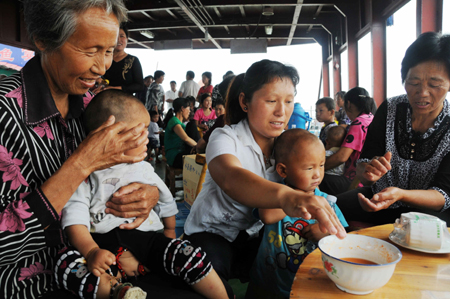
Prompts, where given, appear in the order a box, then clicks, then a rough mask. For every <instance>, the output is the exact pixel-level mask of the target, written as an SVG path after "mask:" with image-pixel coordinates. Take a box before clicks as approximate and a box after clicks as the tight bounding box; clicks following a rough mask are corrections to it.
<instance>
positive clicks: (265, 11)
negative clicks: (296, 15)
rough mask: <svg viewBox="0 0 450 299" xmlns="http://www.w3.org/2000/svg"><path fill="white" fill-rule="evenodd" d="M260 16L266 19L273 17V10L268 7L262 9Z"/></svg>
mask: <svg viewBox="0 0 450 299" xmlns="http://www.w3.org/2000/svg"><path fill="white" fill-rule="evenodd" d="M262 14H263V16H267V17H270V16H273V8H272V7H270V6H266V7H264V9H263V12H262Z"/></svg>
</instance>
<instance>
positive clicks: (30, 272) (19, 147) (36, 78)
mask: <svg viewBox="0 0 450 299" xmlns="http://www.w3.org/2000/svg"><path fill="white" fill-rule="evenodd" d="M89 100H90V96H88V95H86V96H85V97H84V98H83V97H82V96H69V106H70V107H69V114H68V116H67V117H66V119H65V120H64V119H63V118H62V116H61V114H60V113H59V111H58V109H57V108H56V105H55V103H54V101H53V98H52V96H51V93H50V89H49V88H48V84H47V81H46V79H45V77H44V74H43V71H42V68H41V65H40V60H39V57H38V56H36V57H34V58H33V59H31V60H30V61H29V62H28V63H27V64H26V65H25V67H24V68H23V69H22V71H21V72H20V73H19V74H14V75H12V76H10V77H7V78H5V79H3V80H2V81H0V175H1V180H0V190H1V191H0V286H1V288H0V298H38V297H40V296H41V295H43V294H45V293H47V292H49V291H52V290H54V289H55V284H54V277H53V273H52V271H51V269H53V268H54V267H53V262H54V261H53V258H54V257H55V256H56V254H57V252H58V250H60V249H61V248H62V247H63V244H64V237H63V232H62V230H61V228H60V222H59V221H60V215H58V214H57V213H56V211H55V210H54V209H53V207H52V206H51V204H50V202H49V201H48V200H47V198H46V197H45V194H43V192H42V191H41V189H40V186H41V185H42V184H43V183H44V182H45V181H46V180H47V179H48V178H49V177H50V176H51V175H52V174H53V173H55V172H56V170H57V169H58V168H60V167H61V165H62V164H63V163H64V161H65V160H67V158H68V157H69V156H70V154H71V153H72V152H73V151H74V150H75V148H76V147H77V146H78V144H79V143H80V142H81V141H82V140H83V138H84V137H85V135H84V129H83V125H82V120H81V117H82V112H83V110H84V106H85V103H84V102H83V101H86V102H88V101H89ZM68 179H70V178H68Z"/></svg>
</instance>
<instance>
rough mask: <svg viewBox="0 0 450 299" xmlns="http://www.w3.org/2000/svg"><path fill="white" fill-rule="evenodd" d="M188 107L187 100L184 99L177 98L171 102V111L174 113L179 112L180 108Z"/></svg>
mask: <svg viewBox="0 0 450 299" xmlns="http://www.w3.org/2000/svg"><path fill="white" fill-rule="evenodd" d="M187 107H189V100H188V99H186V98H178V99H175V101H173V111H174V112H175V113H177V112H180V111H181V108H187Z"/></svg>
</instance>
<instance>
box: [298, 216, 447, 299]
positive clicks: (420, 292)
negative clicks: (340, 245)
mask: <svg viewBox="0 0 450 299" xmlns="http://www.w3.org/2000/svg"><path fill="white" fill-rule="evenodd" d="M392 230H393V225H392V224H386V225H381V226H375V227H371V228H367V229H362V230H359V231H356V232H352V234H358V235H365V236H371V237H375V238H379V239H381V240H384V241H388V242H390V243H392V242H391V241H390V240H389V238H388V236H389V233H391V232H392ZM392 244H394V243H392ZM394 245H395V244H394ZM395 246H397V245H395ZM397 248H398V249H400V251H401V252H402V255H403V258H402V260H401V261H400V262H399V263H398V264H397V267H396V268H395V272H394V274H393V275H392V278H391V279H390V280H389V282H388V283H387V284H386V285H385V286H384V287H381V288H379V289H377V290H375V291H373V293H371V294H368V295H365V296H359V295H352V294H349V293H345V292H343V291H341V290H339V289H338V288H337V287H336V285H335V284H334V283H333V282H332V281H331V280H330V279H329V278H328V276H327V274H326V273H325V270H324V268H323V266H322V259H321V252H320V250H319V249H316V250H314V251H313V252H312V253H311V254H310V255H308V256H307V257H306V259H305V260H304V261H303V263H302V265H301V266H300V268H299V269H298V271H297V274H296V276H295V279H294V283H293V285H292V291H291V298H292V299H294V298H326V299H330V298H356V297H361V298H364V299H366V298H405V299H406V298H408V299H409V298H424V299H425V298H426V299H428V298H430V299H431V298H436V299H444V298H450V254H449V253H447V254H431V253H423V252H418V251H414V250H410V249H406V248H403V247H400V246H397Z"/></svg>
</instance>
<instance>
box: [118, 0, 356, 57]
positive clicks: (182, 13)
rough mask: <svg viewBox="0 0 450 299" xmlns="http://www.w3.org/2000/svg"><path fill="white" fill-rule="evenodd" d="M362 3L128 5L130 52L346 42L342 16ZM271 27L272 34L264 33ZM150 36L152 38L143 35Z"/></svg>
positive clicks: (255, 0)
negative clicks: (144, 33) (352, 7)
mask: <svg viewBox="0 0 450 299" xmlns="http://www.w3.org/2000/svg"><path fill="white" fill-rule="evenodd" d="M358 3H359V0H347V1H343V0H335V1H330V0H323V1H320V0H316V1H314V0H272V1H265V0H249V1H244V0H160V1H158V0H151V1H149V0H129V1H127V2H126V5H127V7H128V9H129V23H128V28H129V43H128V47H130V48H148V49H155V50H164V49H180V48H192V49H228V48H230V49H231V51H232V52H233V51H235V52H239V51H240V52H241V53H242V52H246V51H247V52H254V51H256V52H258V51H259V50H260V49H261V47H262V48H264V47H265V46H267V47H273V46H285V45H298V44H304V43H313V42H318V43H320V44H322V45H326V44H330V43H332V42H333V41H334V42H335V43H336V44H344V43H345V42H346V35H345V33H346V32H347V30H346V29H347V28H346V26H347V19H346V16H345V13H344V12H343V11H344V10H345V8H347V7H349V6H350V5H353V6H354V5H356V6H358ZM268 26H271V28H272V32H271V34H269V32H268V31H266V28H267V27H268ZM142 31H148V32H150V34H151V35H153V37H150V38H149V37H147V36H144V35H143V34H141V32H142Z"/></svg>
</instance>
